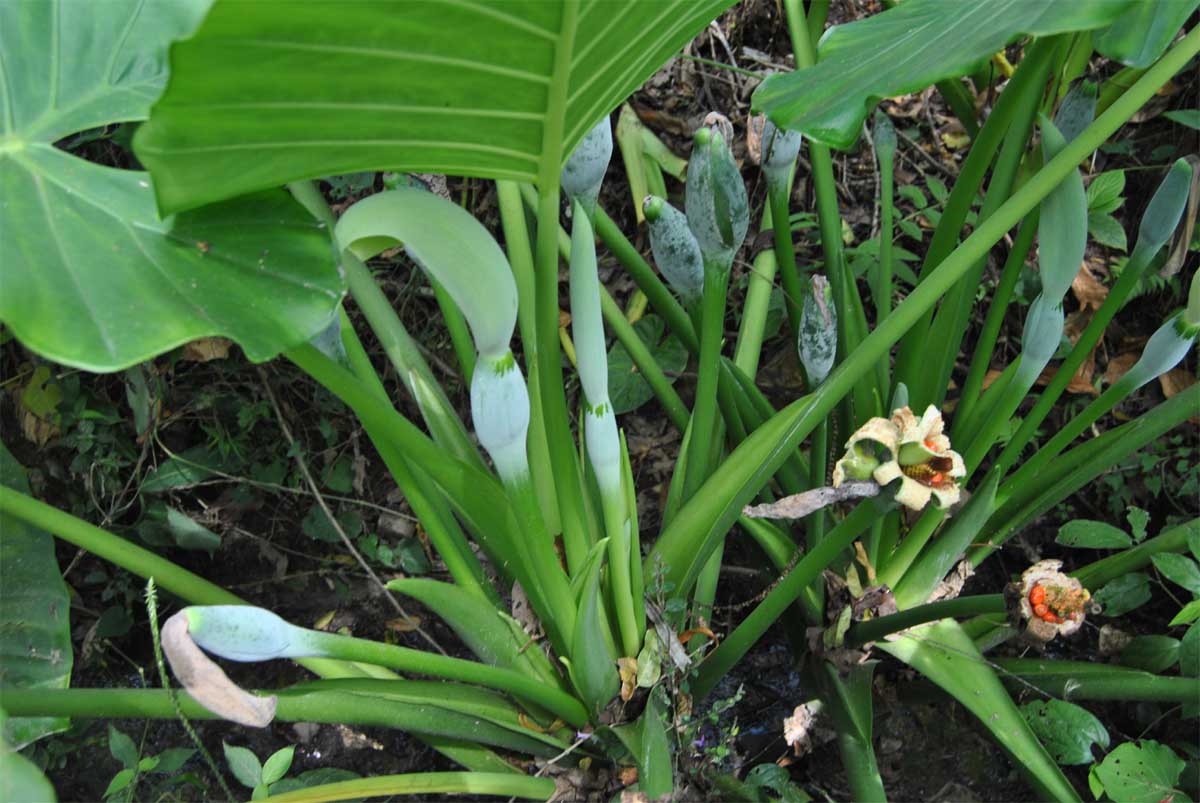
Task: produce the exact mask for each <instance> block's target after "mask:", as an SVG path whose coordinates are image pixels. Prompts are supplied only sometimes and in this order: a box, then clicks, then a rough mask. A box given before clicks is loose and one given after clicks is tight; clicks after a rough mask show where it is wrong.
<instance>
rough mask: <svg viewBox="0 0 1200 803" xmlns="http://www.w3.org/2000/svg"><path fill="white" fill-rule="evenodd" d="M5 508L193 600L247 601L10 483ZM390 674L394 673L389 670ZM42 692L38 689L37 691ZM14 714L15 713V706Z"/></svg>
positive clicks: (340, 670)
mask: <svg viewBox="0 0 1200 803" xmlns="http://www.w3.org/2000/svg"><path fill="white" fill-rule="evenodd" d="M0 512H2V513H7V514H9V515H11V516H15V517H16V518H18V519H21V520H22V521H24V522H28V523H29V524H32V525H33V526H35V527H38V528H39V529H42V530H45V531H46V532H48V533H53V534H54V536H55V537H56V538H61V539H62V540H64V541H67V542H69V543H72V544H74V545H75V546H77V547H81V548H83V549H86V550H87V551H88V552H91V553H92V554H93V555H95V556H96V557H98V558H101V559H103V560H107V561H109V562H110V563H115V564H116V565H117V566H120V567H121V568H122V569H125V570H127V571H130V572H133V573H134V574H136V575H138V576H140V577H153V578H154V582H155V583H157V584H158V587H159V588H161V589H163V590H164V591H168V592H170V593H172V594H175V595H176V596H178V597H180V598H181V599H184V600H186V601H188V602H190V603H192V604H195V605H246V604H247V603H246V601H245V600H243V599H242V598H240V597H238V596H236V595H234V594H231V593H229V592H228V591H226V590H225V589H223V588H221V587H220V586H217V585H214V584H213V583H210V582H208V581H207V580H205V579H204V578H203V577H200V576H198V575H195V574H192V573H191V572H189V571H188V570H187V569H183V568H181V567H179V566H176V565H175V564H174V563H172V562H171V561H169V560H167V559H165V558H161V557H159V556H158V555H155V554H154V553H153V552H150V551H149V550H146V549H142V548H141V547H139V546H137V545H136V544H133V543H131V542H129V541H126V540H125V539H124V538H121V537H120V536H116V535H113V534H112V533H110V532H108V531H107V530H102V529H101V528H99V527H96V526H95V525H93V524H89V523H88V522H86V521H84V520H83V519H79V518H76V517H75V516H72V515H71V514H70V513H65V512H63V511H61V510H59V509H58V508H54V507H51V506H50V505H47V504H45V503H44V502H40V501H38V500H37V499H34V498H33V497H30V496H26V495H25V494H22V493H18V492H17V491H14V490H12V489H11V488H8V487H5V486H0ZM297 663H299V664H300V665H301V666H304V667H305V668H307V669H309V670H311V671H312V672H315V673H317V674H318V675H321V676H322V677H328V678H334V677H368V676H374V677H381V676H384V675H381V674H380V673H378V672H375V671H373V670H371V669H369V668H364V667H358V666H354V665H353V664H347V663H344V662H342V661H333V660H329V659H326V658H306V659H303V660H299V661H297ZM385 674H386V676H389V677H390V676H391V674H390V673H385ZM41 691H42V690H38V693H40V692H41ZM9 713H10V714H12V713H13V712H12V711H11V710H10V711H9Z"/></svg>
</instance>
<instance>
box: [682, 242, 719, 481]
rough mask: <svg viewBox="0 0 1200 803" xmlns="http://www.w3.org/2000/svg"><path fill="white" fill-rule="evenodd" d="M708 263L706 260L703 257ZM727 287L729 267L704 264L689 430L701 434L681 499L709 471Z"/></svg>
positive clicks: (690, 461) (692, 454)
mask: <svg viewBox="0 0 1200 803" xmlns="http://www.w3.org/2000/svg"><path fill="white" fill-rule="evenodd" d="M706 263H707V260H706ZM728 288H729V266H728V265H720V264H705V266H704V296H703V299H702V301H701V305H702V309H701V316H700V318H701V320H700V363H699V366H698V368H697V371H698V375H697V378H696V394H695V401H694V402H693V403H692V422H691V426H692V432H696V433H702V437H700V438H698V439H697V440H695V441H693V442H692V443H693V447H692V448H691V449H689V451H688V464H687V471H686V473H685V475H684V484H683V498H684V501H686V500H688V499H690V498H691V497H692V495H693V494H695V492H696V490H697V489H698V488H699V487H700V485H701V484H702V483H703V482H704V481H705V480H706V479H708V475H709V474H710V473H712V465H711V463H710V462H709V459H708V454H709V446H710V445H711V441H710V440H709V433H711V432H713V431H714V428H715V427H716V420H717V378H718V376H719V375H720V373H721V341H722V339H723V338H724V335H725V295H726V291H727V290H728Z"/></svg>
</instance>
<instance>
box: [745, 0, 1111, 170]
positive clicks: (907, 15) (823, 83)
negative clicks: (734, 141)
mask: <svg viewBox="0 0 1200 803" xmlns="http://www.w3.org/2000/svg"><path fill="white" fill-rule="evenodd" d="M1127 6H1128V3H1126V2H1106V3H1082V2H1071V3H1057V2H1051V1H1050V0H1038V2H1030V0H992V1H991V2H987V3H945V2H943V0H907V2H904V3H900V4H899V5H898V6H896V7H895V8H893V9H890V10H888V11H885V12H883V13H882V14H877V15H875V16H873V17H870V18H868V19H865V20H861V21H858V22H852V23H850V24H848V25H840V26H837V27H835V28H832V29H831V30H830V31H829V32H828V33H827V34H826V35H825V37H824V39H823V40H822V42H821V46H820V61H819V62H818V63H817V64H816V66H814V67H810V68H808V69H804V70H799V71H797V72H793V73H787V74H777V75H772V76H770V77H769V78H767V80H766V81H764V82H763V84H762V86H761V87H760V88H759V89H758V90H757V91H756V92H755V93H754V109H755V110H756V111H764V112H766V113H767V115H768V116H769V117H770V118H771V120H773V121H774V122H775V124H776V125H778V126H780V127H781V128H788V129H791V130H795V131H801V132H803V133H804V134H805V135H806V136H809V137H812V138H813V139H815V140H818V141H820V142H824V143H827V144H829V145H832V146H834V147H838V148H848V147H850V146H851V145H853V144H854V140H855V139H856V138H857V137H858V134H859V131H861V130H862V124H863V122H864V121H865V120H866V119H867V114H868V113H870V110H871V108H872V107H873V106H874V105H875V103H876V102H877V101H878V100H879V99H881V98H886V97H894V96H896V95H903V94H907V93H909V92H915V91H917V90H920V89H924V88H925V87H927V86H930V85H931V84H934V83H936V82H938V81H941V80H943V79H945V78H953V77H955V76H959V75H962V74H963V73H964V72H966V71H967V69H968V68H969V67H970V66H971V65H972V64H973V63H975V62H977V61H978V60H980V59H983V58H987V57H989V56H991V55H992V54H993V53H995V52H996V51H998V50H1002V49H1003V48H1004V46H1005V45H1006V44H1008V43H1009V42H1010V41H1012V40H1013V39H1014V38H1015V37H1016V36H1018V35H1019V34H1032V35H1034V36H1046V35H1049V34H1055V33H1063V32H1067V31H1084V30H1091V29H1095V28H1100V27H1103V26H1105V25H1108V24H1110V23H1111V22H1112V21H1113V20H1114V19H1116V17H1117V16H1118V15H1119V14H1120V13H1121V12H1122V11H1123V10H1124V9H1125V8H1126V7H1127Z"/></svg>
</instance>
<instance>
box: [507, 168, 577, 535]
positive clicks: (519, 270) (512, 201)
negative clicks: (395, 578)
mask: <svg viewBox="0 0 1200 803" xmlns="http://www.w3.org/2000/svg"><path fill="white" fill-rule="evenodd" d="M496 196H497V199H498V205H499V207H500V225H501V227H502V228H503V229H504V246H505V250H506V251H507V252H508V264H509V265H510V266H511V267H512V271H513V279H514V280H515V281H516V284H517V299H518V303H517V324H518V326H519V327H520V330H521V348H522V350H523V351H524V356H525V367H526V370H528V372H529V376H528V377H527V378H526V384H527V386H528V388H529V434H528V436H527V441H528V451H529V471H530V474H532V475H533V485H534V487H535V488H537V495H538V503H539V505H540V507H541V509H542V518H543V519H544V520H545V522H546V528H547V529H548V530H549V531H550V533H551V534H557V533H560V532H562V520H561V519H560V517H559V514H558V496H557V495H556V494H555V491H554V468H553V466H552V465H551V463H550V446H549V444H548V443H547V441H546V421H545V418H544V417H543V416H542V396H541V393H540V392H539V391H538V388H539V387H540V385H539V383H538V374H537V367H538V361H537V320H536V317H535V315H536V306H537V302H536V300H535V299H536V298H537V292H536V289H535V288H536V281H537V280H536V278H535V271H534V268H533V252H532V251H531V250H530V248H529V229H528V228H527V227H526V225H525V207H524V206H523V204H522V201H521V189H520V186H519V185H517V184H516V182H513V181H497V182H496Z"/></svg>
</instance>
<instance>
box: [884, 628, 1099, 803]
mask: <svg viewBox="0 0 1200 803" xmlns="http://www.w3.org/2000/svg"><path fill="white" fill-rule="evenodd" d="M877 646H878V647H879V648H880V649H882V650H883V651H884V652H887V653H890V654H891V655H892V656H893V657H895V658H899V659H900V660H901V661H903V662H904V663H906V664H908V665H909V666H911V667H912V668H913V669H916V670H917V671H918V672H920V673H921V674H922V675H924V676H925V677H927V678H929V679H930V680H932V681H933V682H934V683H936V684H937V685H939V686H941V687H942V689H944V690H945V691H946V692H947V693H948V694H950V695H951V696H952V697H954V698H955V699H956V700H958V701H959V702H960V703H961V704H962V705H963V707H965V708H966V709H967V710H968V711H970V712H971V713H972V714H974V715H975V716H977V717H978V718H979V721H980V722H982V723H983V724H984V725H985V726H986V727H987V729H988V730H990V731H991V732H992V735H993V736H995V737H996V741H997V742H999V744H1000V746H1001V747H1003V748H1004V749H1005V750H1007V751H1008V752H1009V753H1010V754H1011V755H1012V756H1013V759H1014V762H1015V763H1016V765H1017V766H1018V767H1019V768H1020V769H1021V771H1022V772H1024V773H1025V774H1026V775H1027V776H1028V778H1029V780H1030V781H1031V782H1032V783H1033V784H1034V786H1035V787H1036V788H1037V790H1038V792H1039V793H1040V794H1042V795H1044V796H1045V797H1047V798H1052V799H1054V800H1060V801H1061V800H1078V799H1079V796H1078V795H1077V794H1076V792H1075V789H1074V788H1073V787H1072V786H1071V782H1070V781H1068V780H1067V779H1066V778H1065V777H1064V776H1063V774H1062V772H1061V771H1060V770H1059V769H1058V765H1057V764H1055V763H1054V759H1053V758H1051V757H1050V754H1049V753H1047V752H1046V749H1045V748H1044V747H1042V745H1041V743H1040V742H1038V740H1037V737H1036V736H1034V734H1033V731H1032V730H1030V728H1029V725H1028V724H1026V722H1025V719H1024V717H1022V716H1021V712H1020V710H1019V709H1018V708H1017V706H1016V705H1015V704H1014V703H1013V701H1012V698H1011V697H1009V695H1008V692H1007V691H1005V689H1004V686H1003V685H1002V684H1001V683H1000V679H999V678H998V677H996V673H995V672H994V671H992V668H991V667H990V666H988V664H987V663H986V662H985V661H984V659H983V656H982V655H981V654H980V652H979V650H978V649H977V648H976V647H975V642H973V641H971V639H970V637H969V636H967V634H966V633H964V632H963V629H962V627H960V626H959V624H958V623H957V622H955V621H954V620H953V619H943V620H942V621H940V622H934V623H932V624H929V625H924V626H922V627H920V628H914V629H912V630H910V631H909V632H908V635H905V636H901V637H900V638H898V639H897V640H895V641H888V642H879V643H878V645H877Z"/></svg>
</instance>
